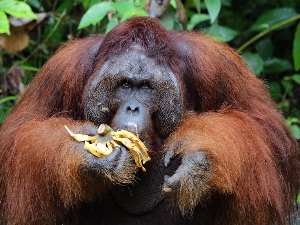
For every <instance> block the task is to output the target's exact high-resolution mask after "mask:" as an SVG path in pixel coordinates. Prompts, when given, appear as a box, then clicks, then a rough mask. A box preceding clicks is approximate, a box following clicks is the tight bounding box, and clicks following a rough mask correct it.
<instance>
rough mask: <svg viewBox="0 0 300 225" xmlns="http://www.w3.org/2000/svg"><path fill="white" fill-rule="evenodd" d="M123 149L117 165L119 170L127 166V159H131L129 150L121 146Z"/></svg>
mask: <svg viewBox="0 0 300 225" xmlns="http://www.w3.org/2000/svg"><path fill="white" fill-rule="evenodd" d="M120 149H121V154H120V158H119V161H118V164H117V167H116V170H117V171H121V170H123V169H124V168H125V164H126V162H127V160H128V159H129V158H128V157H127V156H128V154H129V153H128V150H127V149H126V148H125V147H120Z"/></svg>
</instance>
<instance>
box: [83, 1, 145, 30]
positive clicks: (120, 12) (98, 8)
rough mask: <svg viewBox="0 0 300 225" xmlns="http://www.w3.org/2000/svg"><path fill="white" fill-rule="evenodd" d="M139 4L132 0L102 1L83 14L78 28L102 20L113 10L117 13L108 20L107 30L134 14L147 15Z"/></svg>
mask: <svg viewBox="0 0 300 225" xmlns="http://www.w3.org/2000/svg"><path fill="white" fill-rule="evenodd" d="M139 4H140V3H137V4H134V2H132V1H117V2H100V3H98V4H95V5H93V6H92V7H91V8H89V9H88V11H87V12H86V13H85V14H84V15H83V17H82V19H81V21H80V23H79V26H78V29H82V28H84V27H87V26H90V25H92V24H94V23H97V22H100V21H102V20H103V18H104V17H105V16H107V14H108V13H110V12H111V11H113V10H114V11H115V12H116V13H115V14H114V15H113V16H112V19H111V20H110V21H109V22H108V24H107V29H106V32H108V31H110V30H111V29H112V28H114V27H115V26H116V25H117V24H118V23H119V22H122V21H124V20H126V19H128V18H130V17H132V16H147V15H148V14H147V12H146V11H145V10H143V9H142V8H141V7H140V5H139Z"/></svg>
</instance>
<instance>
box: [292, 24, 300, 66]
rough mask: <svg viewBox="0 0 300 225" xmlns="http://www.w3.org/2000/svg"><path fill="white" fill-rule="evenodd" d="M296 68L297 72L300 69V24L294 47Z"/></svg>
mask: <svg viewBox="0 0 300 225" xmlns="http://www.w3.org/2000/svg"><path fill="white" fill-rule="evenodd" d="M293 57H294V68H295V70H296V71H298V70H299V69H300V22H299V23H298V26H297V29H296V33H295V37H294V46H293Z"/></svg>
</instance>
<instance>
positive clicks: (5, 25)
mask: <svg viewBox="0 0 300 225" xmlns="http://www.w3.org/2000/svg"><path fill="white" fill-rule="evenodd" d="M5 13H7V14H9V15H12V16H15V17H19V18H32V19H37V17H36V15H35V14H34V13H33V12H32V10H31V8H30V6H29V5H28V4H27V3H25V2H21V1H15V0H1V1H0V33H7V34H10V31H9V21H8V19H7V16H6V14H5Z"/></svg>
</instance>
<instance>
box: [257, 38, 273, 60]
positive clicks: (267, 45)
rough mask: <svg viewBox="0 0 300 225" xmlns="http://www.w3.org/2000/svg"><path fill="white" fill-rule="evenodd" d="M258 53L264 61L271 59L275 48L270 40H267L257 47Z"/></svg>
mask: <svg viewBox="0 0 300 225" xmlns="http://www.w3.org/2000/svg"><path fill="white" fill-rule="evenodd" d="M255 49H256V51H257V53H258V54H259V55H260V56H261V57H262V58H263V59H270V58H271V57H272V56H273V52H274V46H273V42H272V41H271V39H270V38H265V39H262V40H261V41H259V42H258V43H257V44H256V45H255Z"/></svg>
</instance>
